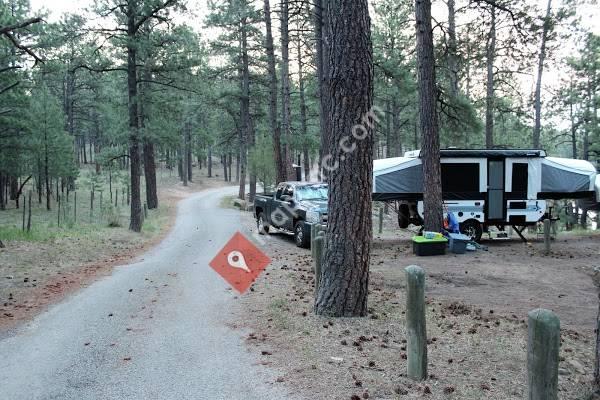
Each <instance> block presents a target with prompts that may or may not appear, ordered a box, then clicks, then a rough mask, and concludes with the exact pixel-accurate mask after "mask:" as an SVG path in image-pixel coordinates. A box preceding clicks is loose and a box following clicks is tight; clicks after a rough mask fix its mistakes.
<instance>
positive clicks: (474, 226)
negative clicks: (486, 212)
mask: <svg viewBox="0 0 600 400" xmlns="http://www.w3.org/2000/svg"><path fill="white" fill-rule="evenodd" d="M460 231H461V232H462V233H463V234H465V235H467V236H469V237H470V238H471V240H474V241H475V242H479V241H480V240H481V235H483V229H482V227H481V223H479V221H476V220H474V219H469V220H466V221H465V222H463V223H462V224H460Z"/></svg>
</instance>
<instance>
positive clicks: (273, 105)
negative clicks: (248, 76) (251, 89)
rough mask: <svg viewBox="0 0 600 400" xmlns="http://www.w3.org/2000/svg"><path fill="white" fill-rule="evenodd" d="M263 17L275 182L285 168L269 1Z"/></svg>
mask: <svg viewBox="0 0 600 400" xmlns="http://www.w3.org/2000/svg"><path fill="white" fill-rule="evenodd" d="M264 15H265V25H266V28H267V34H266V37H265V42H266V50H267V74H268V76H269V125H270V127H271V134H272V135H273V155H274V157H275V169H276V170H277V181H278V182H282V181H285V168H284V166H283V155H282V154H281V128H280V126H279V121H278V120H277V69H276V67H275V48H274V45H273V29H272V25H271V6H270V4H269V0H265V1H264Z"/></svg>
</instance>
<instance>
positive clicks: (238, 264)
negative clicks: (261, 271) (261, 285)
mask: <svg viewBox="0 0 600 400" xmlns="http://www.w3.org/2000/svg"><path fill="white" fill-rule="evenodd" d="M227 262H228V263H229V265H230V266H231V267H233V268H237V269H243V270H244V271H246V272H251V271H250V268H248V266H247V265H246V260H245V259H244V255H243V254H242V253H241V252H239V251H237V250H234V251H232V252H230V253H229V254H228V255H227Z"/></svg>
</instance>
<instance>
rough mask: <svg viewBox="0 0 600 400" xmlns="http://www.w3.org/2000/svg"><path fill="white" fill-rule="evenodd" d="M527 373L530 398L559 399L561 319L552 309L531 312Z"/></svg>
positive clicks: (531, 399)
mask: <svg viewBox="0 0 600 400" xmlns="http://www.w3.org/2000/svg"><path fill="white" fill-rule="evenodd" d="M528 331H529V334H528V336H529V342H528V349H527V375H528V385H529V397H528V398H529V400H557V399H558V351H559V347H560V321H559V319H558V317H557V316H556V314H554V313H553V312H552V311H549V310H544V309H542V308H538V309H536V310H533V311H530V312H529V326H528Z"/></svg>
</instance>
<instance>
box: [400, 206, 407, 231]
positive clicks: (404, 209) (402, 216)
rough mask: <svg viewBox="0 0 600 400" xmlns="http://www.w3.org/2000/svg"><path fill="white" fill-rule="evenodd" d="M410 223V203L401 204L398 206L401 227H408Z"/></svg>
mask: <svg viewBox="0 0 600 400" xmlns="http://www.w3.org/2000/svg"><path fill="white" fill-rule="evenodd" d="M409 225H410V211H409V209H408V204H400V207H398V226H399V227H400V229H406V228H408V226H409Z"/></svg>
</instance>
